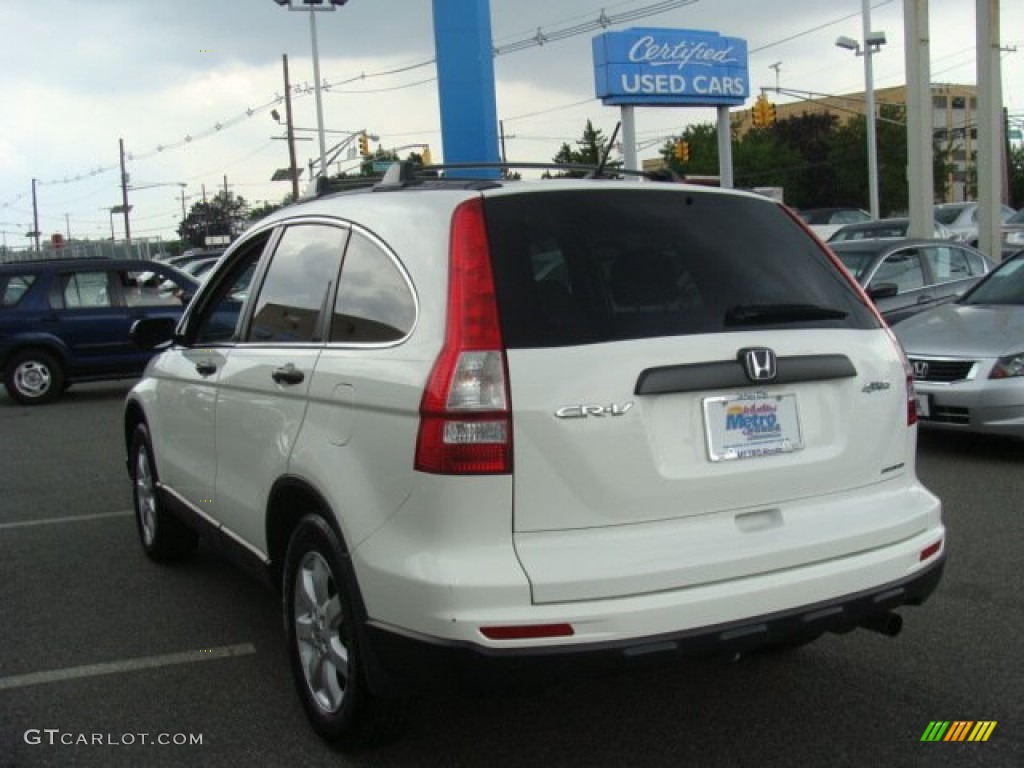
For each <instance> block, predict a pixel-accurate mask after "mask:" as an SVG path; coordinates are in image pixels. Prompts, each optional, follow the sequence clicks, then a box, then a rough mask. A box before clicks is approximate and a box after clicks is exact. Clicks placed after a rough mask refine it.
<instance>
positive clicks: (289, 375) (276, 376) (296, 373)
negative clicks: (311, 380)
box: [270, 363, 306, 384]
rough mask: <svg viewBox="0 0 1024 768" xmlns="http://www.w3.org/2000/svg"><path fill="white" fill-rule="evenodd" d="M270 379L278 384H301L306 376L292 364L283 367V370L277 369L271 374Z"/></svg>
mask: <svg viewBox="0 0 1024 768" xmlns="http://www.w3.org/2000/svg"><path fill="white" fill-rule="evenodd" d="M270 377H271V378H272V379H273V380H274V381H276V382H277V383H278V384H299V383H301V382H302V380H303V379H304V378H306V374H304V373H303V372H302V371H300V370H299V369H298V368H296V367H295V366H294V365H293V364H292V363H288V365H285V366H282V367H281V368H275V369H274V372H273V373H272V374H270Z"/></svg>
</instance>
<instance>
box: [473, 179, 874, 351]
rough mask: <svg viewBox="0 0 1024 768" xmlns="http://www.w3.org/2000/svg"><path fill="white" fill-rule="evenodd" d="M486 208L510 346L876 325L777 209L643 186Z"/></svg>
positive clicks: (498, 201)
mask: <svg viewBox="0 0 1024 768" xmlns="http://www.w3.org/2000/svg"><path fill="white" fill-rule="evenodd" d="M486 204H487V226H488V234H489V239H490V245H491V253H492V260H493V264H494V274H495V283H496V290H497V293H498V303H499V311H500V314H501V323H502V332H503V335H504V340H505V343H506V345H508V346H509V347H512V348H516V347H552V346H567V345H573V344H588V343H600V342H605V341H615V340H620V339H634V338H647V337H658V336H676V335H686V334H696V333H717V332H728V331H736V330H750V329H751V328H752V327H760V328H763V327H779V326H784V327H787V328H790V327H796V328H874V327H877V321H876V320H875V319H874V316H873V315H872V313H871V311H870V310H869V309H868V308H867V307H865V306H864V304H863V303H862V302H861V301H860V300H859V298H858V297H857V295H856V294H855V293H854V292H853V291H852V290H851V288H850V286H849V284H848V282H847V280H846V278H845V277H844V276H843V275H842V274H841V273H840V272H839V270H838V269H836V267H835V266H834V265H833V263H832V261H831V260H830V259H829V257H828V255H827V254H826V253H824V252H823V251H822V250H821V248H820V247H819V246H818V245H817V244H816V243H815V242H814V241H813V240H812V239H811V238H809V237H808V236H807V235H806V233H805V232H804V231H803V229H802V228H801V227H800V226H798V225H797V224H796V222H794V221H793V220H792V219H791V218H790V217H789V216H788V215H786V213H785V212H784V211H783V210H782V209H781V208H779V207H778V206H776V205H773V204H767V203H764V202H761V201H757V200H751V199H747V198H742V197H736V196H729V195H722V194H714V193H701V192H692V193H687V194H683V193H680V192H678V191H667V190H664V191H657V190H641V189H637V190H636V191H632V190H593V191H588V190H573V191H552V192H543V193H533V194H524V195H508V196H497V197H491V198H488V199H487V203H486ZM765 308H771V310H772V311H769V312H765V311H763V310H764V309H765ZM783 308H795V309H793V311H788V312H785V311H780V310H782V309H783ZM797 310H799V311H797ZM840 315H842V317H840Z"/></svg>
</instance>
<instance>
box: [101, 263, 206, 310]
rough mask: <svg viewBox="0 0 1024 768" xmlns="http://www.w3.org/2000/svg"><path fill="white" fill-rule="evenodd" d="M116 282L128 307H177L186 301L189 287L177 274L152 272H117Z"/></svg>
mask: <svg viewBox="0 0 1024 768" xmlns="http://www.w3.org/2000/svg"><path fill="white" fill-rule="evenodd" d="M118 282H120V284H121V290H122V292H123V293H124V303H125V304H127V305H128V306H129V307H178V308H179V309H180V308H181V305H182V304H184V303H187V301H188V299H189V298H190V297H189V295H188V294H189V293H190V291H191V289H190V288H189V286H187V285H186V284H185V283H183V282H181V281H180V279H179V278H178V276H177V275H173V274H171V273H169V272H162V271H160V270H156V271H153V272H137V271H134V272H130V271H127V270H125V271H122V272H118Z"/></svg>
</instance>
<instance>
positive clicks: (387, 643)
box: [362, 552, 945, 696]
mask: <svg viewBox="0 0 1024 768" xmlns="http://www.w3.org/2000/svg"><path fill="white" fill-rule="evenodd" d="M944 565H945V553H944V552H943V554H942V555H941V556H939V557H937V558H936V559H935V560H934V561H933V562H932V563H930V564H928V565H927V566H926V567H924V568H922V569H921V570H919V571H917V572H916V573H914V574H913V575H912V576H909V577H907V578H904V579H900V580H898V581H894V582H889V583H887V584H883V585H881V586H877V587H873V588H872V589H869V590H866V591H861V592H857V593H853V594H848V595H844V596H843V597H840V598H836V599H832V600H826V601H823V602H818V603H814V604H812V605H805V606H801V607H799V608H795V609H791V610H784V611H778V612H774V613H769V614H764V615H760V616H754V617H748V618H744V619H742V620H738V621H732V622H728V623H722V624H717V625H714V626H706V627H699V628H693V629H687V630H683V631H678V632H669V633H662V634H656V635H650V636H646V637H633V638H629V639H625V640H616V641H610V642H591V643H578V644H559V645H548V646H530V647H518V648H494V647H484V646H480V645H476V644H474V643H469V642H465V641H458V640H447V639H441V638H436V637H429V636H425V635H421V634H417V633H413V632H409V631H406V630H400V629H396V628H394V627H390V626H386V625H383V624H381V623H378V622H374V621H372V620H371V621H369V622H367V623H366V624H365V625H364V626H363V628H362V629H363V642H364V644H365V645H364V654H365V660H366V663H367V666H368V669H367V672H368V679H369V682H370V685H371V687H372V688H374V689H375V690H376V692H377V693H378V694H380V695H391V696H396V695H408V694H413V693H416V692H421V691H422V692H426V691H430V692H436V691H438V690H477V691H478V690H495V689H508V688H519V687H522V686H531V685H541V684H549V683H552V682H556V681H558V680H564V679H569V678H576V677H586V676H593V675H597V674H605V673H612V672H617V671H622V670H627V669H629V668H631V667H635V666H638V665H646V664H650V663H663V662H667V661H670V660H672V659H674V658H678V657H681V656H700V655H717V654H730V655H731V654H735V653H740V652H744V651H748V650H752V649H754V648H757V647H759V646H763V645H768V644H772V643H780V642H785V641H786V640H791V639H796V638H800V637H806V636H811V635H817V634H820V633H822V632H847V631H850V630H852V629H855V628H856V627H857V626H859V625H860V624H862V623H864V622H865V621H866V620H868V619H869V618H871V617H876V616H879V615H880V614H884V613H886V612H888V611H891V610H893V609H894V608H898V607H900V606H903V605H920V604H921V603H923V602H924V601H925V600H926V599H927V598H928V596H929V595H930V594H931V593H932V592H933V591H934V590H935V588H936V587H937V586H938V583H939V581H940V579H941V576H942V570H943V567H944Z"/></svg>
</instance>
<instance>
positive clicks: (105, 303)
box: [60, 272, 114, 309]
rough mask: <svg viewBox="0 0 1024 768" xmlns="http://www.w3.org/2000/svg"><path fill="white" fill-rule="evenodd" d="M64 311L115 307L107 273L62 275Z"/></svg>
mask: <svg viewBox="0 0 1024 768" xmlns="http://www.w3.org/2000/svg"><path fill="white" fill-rule="evenodd" d="M60 286H61V300H62V302H63V306H64V309H89V308H95V307H111V306H113V305H114V300H113V296H112V295H111V290H110V279H109V274H108V273H107V272H73V273H71V274H67V275H61V278H60Z"/></svg>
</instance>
